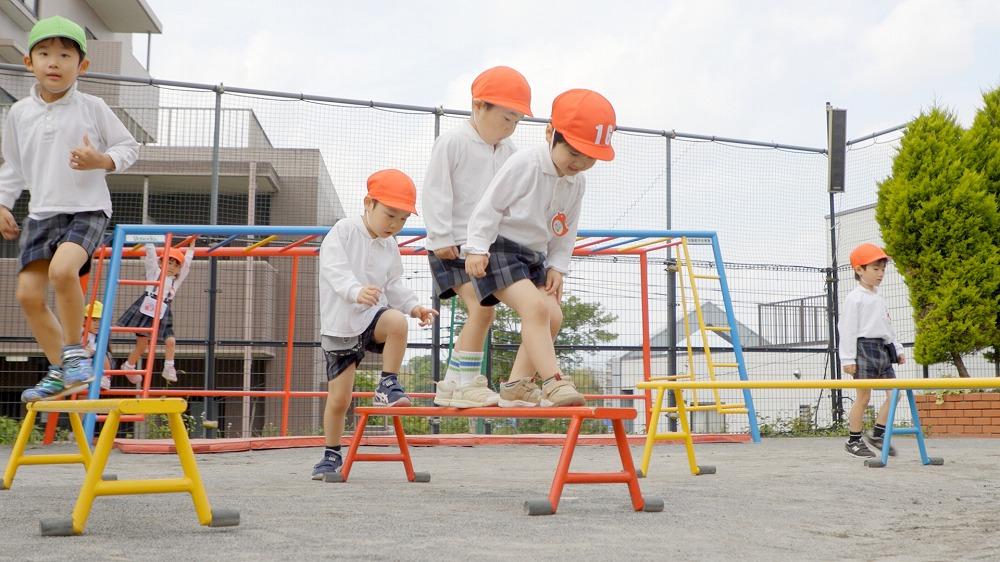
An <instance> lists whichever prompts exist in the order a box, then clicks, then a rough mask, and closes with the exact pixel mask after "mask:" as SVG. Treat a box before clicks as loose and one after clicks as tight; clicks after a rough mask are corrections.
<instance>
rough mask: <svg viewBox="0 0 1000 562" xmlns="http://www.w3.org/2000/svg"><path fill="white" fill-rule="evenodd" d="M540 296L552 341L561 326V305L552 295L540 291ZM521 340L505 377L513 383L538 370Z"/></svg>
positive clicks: (528, 376)
mask: <svg viewBox="0 0 1000 562" xmlns="http://www.w3.org/2000/svg"><path fill="white" fill-rule="evenodd" d="M542 298H543V299H544V301H545V307H546V308H547V309H548V311H549V333H550V334H551V335H552V341H553V342H554V341H555V338H556V335H558V334H559V328H561V327H562V321H563V314H562V307H561V306H560V305H559V301H558V300H557V299H556V297H555V296H554V295H548V294H545V293H544V292H542ZM523 341H524V340H523V338H522V344H521V345H520V346H518V348H517V355H515V356H514V364H513V365H512V366H511V369H510V378H508V379H507V382H512V383H513V382H517V381H519V380H521V379H526V378H531V377H533V376H535V373H536V372H537V371H538V369H535V368H534V366H533V365H532V363H531V361H530V360H529V359H528V353H527V352H526V351H525V349H524V344H523Z"/></svg>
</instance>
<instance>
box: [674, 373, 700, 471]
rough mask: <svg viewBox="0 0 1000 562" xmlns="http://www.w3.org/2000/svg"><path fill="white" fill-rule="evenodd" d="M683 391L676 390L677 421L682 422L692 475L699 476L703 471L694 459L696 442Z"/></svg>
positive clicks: (682, 431) (682, 432)
mask: <svg viewBox="0 0 1000 562" xmlns="http://www.w3.org/2000/svg"><path fill="white" fill-rule="evenodd" d="M682 392H683V390H682V389H680V388H675V389H674V400H676V401H677V419H678V420H679V421H680V422H681V431H680V433H681V434H682V435H683V436H684V448H685V449H686V450H687V457H688V468H689V469H690V470H691V474H693V475H695V476H698V473H699V472H701V469H699V468H698V462H697V461H695V458H694V440H693V439H691V426H690V424H688V417H687V407H686V405H685V404H684V395H683V394H682Z"/></svg>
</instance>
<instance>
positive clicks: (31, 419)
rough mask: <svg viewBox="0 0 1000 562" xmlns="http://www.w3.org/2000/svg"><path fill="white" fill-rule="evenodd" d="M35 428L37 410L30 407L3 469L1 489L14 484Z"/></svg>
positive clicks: (8, 487)
mask: <svg viewBox="0 0 1000 562" xmlns="http://www.w3.org/2000/svg"><path fill="white" fill-rule="evenodd" d="M34 428H35V411H34V410H32V409H31V408H28V411H27V413H25V415H24V421H22V422H21V429H20V430H18V432H17V440H16V441H14V448H13V449H12V450H11V452H10V458H9V459H7V468H6V469H4V471H3V482H0V490H9V489H10V487H11V486H12V485H13V484H14V475H15V474H17V467H18V466H20V465H21V457H22V456H24V449H25V447H27V446H28V440H29V439H31V430H32V429H34Z"/></svg>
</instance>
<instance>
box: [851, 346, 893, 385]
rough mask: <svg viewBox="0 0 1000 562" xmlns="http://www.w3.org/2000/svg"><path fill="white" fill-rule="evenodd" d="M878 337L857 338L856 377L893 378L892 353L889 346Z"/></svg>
mask: <svg viewBox="0 0 1000 562" xmlns="http://www.w3.org/2000/svg"><path fill="white" fill-rule="evenodd" d="M891 345H892V344H891V343H890V344H886V343H884V342H883V341H882V340H881V339H878V338H858V356H857V362H858V370H857V372H855V374H854V378H856V379H894V378H896V371H894V370H893V369H892V355H893V354H892V353H891V352H890V351H889V346H891Z"/></svg>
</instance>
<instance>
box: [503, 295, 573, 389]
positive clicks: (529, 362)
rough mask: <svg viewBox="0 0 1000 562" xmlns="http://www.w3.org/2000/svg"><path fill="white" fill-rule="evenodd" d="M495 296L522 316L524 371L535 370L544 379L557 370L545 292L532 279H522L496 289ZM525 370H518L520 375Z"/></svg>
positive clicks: (557, 365)
mask: <svg viewBox="0 0 1000 562" xmlns="http://www.w3.org/2000/svg"><path fill="white" fill-rule="evenodd" d="M496 296H497V298H498V299H500V302H502V303H504V304H506V305H507V306H509V307H511V308H513V309H514V311H515V312H516V313H517V314H518V316H520V317H521V348H522V349H523V350H524V353H525V355H526V356H525V357H524V359H523V360H522V365H524V367H523V369H524V371H529V370H530V371H532V372H534V371H537V372H538V373H539V374H540V375H541V376H542V378H543V379H548V378H551V377H552V376H553V375H555V374H556V373H558V372H559V363H558V361H557V360H556V352H555V348H554V347H553V344H552V330H551V322H550V318H549V307H548V306H547V303H546V302H545V299H544V297H545V295H544V294H543V293H542V292H541V291H539V290H538V288H537V287H535V285H534V284H532V282H531V281H528V280H527V279H522V280H520V281H518V282H516V283H514V284H513V285H510V286H509V287H505V288H503V289H501V290H499V291H497V292H496ZM515 361H516V359H515ZM531 367H534V369H531ZM524 371H522V372H521V373H520V374H521V375H522V376H523V375H524V374H525V373H524ZM529 376H530V374H529Z"/></svg>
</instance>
